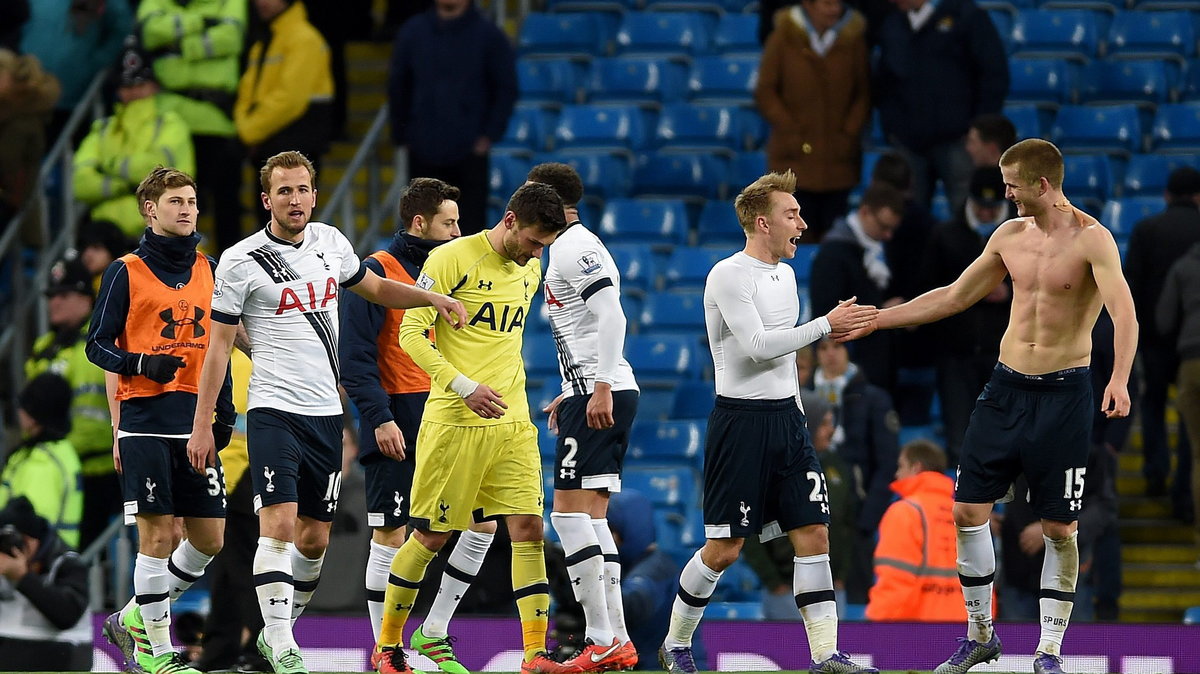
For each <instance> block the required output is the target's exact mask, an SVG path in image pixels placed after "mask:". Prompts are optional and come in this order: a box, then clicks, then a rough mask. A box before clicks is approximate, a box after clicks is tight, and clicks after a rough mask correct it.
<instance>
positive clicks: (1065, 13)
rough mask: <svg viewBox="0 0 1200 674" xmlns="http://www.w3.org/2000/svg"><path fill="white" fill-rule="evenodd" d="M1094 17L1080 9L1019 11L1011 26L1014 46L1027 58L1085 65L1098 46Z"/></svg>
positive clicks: (1098, 40) (1094, 54)
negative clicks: (1061, 60) (1049, 59)
mask: <svg viewBox="0 0 1200 674" xmlns="http://www.w3.org/2000/svg"><path fill="white" fill-rule="evenodd" d="M1098 32H1099V31H1098V30H1097V26H1096V17H1095V16H1094V15H1093V14H1092V13H1091V12H1089V11H1087V10H1082V9H1022V10H1021V11H1019V12H1017V19H1016V21H1014V22H1013V32H1012V39H1013V46H1014V47H1015V48H1016V51H1017V53H1018V54H1023V55H1027V56H1033V55H1040V56H1058V57H1060V58H1069V59H1073V60H1077V61H1084V60H1087V59H1091V58H1093V57H1095V56H1096V54H1097V51H1098V49H1099V45H1100V39H1099V36H1098Z"/></svg>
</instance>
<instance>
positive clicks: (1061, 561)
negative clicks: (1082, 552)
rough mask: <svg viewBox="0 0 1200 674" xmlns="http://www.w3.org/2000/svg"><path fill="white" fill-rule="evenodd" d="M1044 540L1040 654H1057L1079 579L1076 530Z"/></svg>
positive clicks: (1040, 600)
mask: <svg viewBox="0 0 1200 674" xmlns="http://www.w3.org/2000/svg"><path fill="white" fill-rule="evenodd" d="M1042 539H1043V540H1045V541H1046V557H1045V559H1044V560H1043V561H1042V591H1041V593H1040V598H1039V599H1038V604H1039V605H1040V606H1041V609H1042V611H1041V612H1042V634H1041V637H1040V638H1039V639H1038V647H1037V650H1038V652H1039V653H1049V654H1050V655H1060V654H1061V653H1060V651H1061V650H1062V641H1063V635H1064V634H1066V632H1067V624H1068V623H1070V621H1071V609H1072V608H1074V606H1075V582H1076V580H1077V579H1078V578H1079V532H1073V533H1072V534H1071V535H1070V536H1067V537H1066V538H1064V539H1062V540H1059V541H1056V540H1052V539H1050V538H1048V537H1047V536H1042Z"/></svg>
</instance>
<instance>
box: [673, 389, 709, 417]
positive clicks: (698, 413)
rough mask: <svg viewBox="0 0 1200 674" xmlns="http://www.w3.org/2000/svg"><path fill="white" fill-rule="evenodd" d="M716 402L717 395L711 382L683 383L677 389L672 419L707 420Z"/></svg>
mask: <svg viewBox="0 0 1200 674" xmlns="http://www.w3.org/2000/svg"><path fill="white" fill-rule="evenodd" d="M715 402H716V393H715V392H714V390H713V383H712V382H710V381H681V382H679V384H678V385H677V386H676V387H675V401H674V403H673V404H672V406H671V418H672V419H702V420H703V419H707V418H708V414H709V412H712V409H713V404H714V403H715Z"/></svg>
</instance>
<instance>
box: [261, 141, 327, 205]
mask: <svg viewBox="0 0 1200 674" xmlns="http://www.w3.org/2000/svg"><path fill="white" fill-rule="evenodd" d="M301 166H303V167H304V168H306V169H308V182H309V185H308V186H309V187H311V188H313V189H314V190H315V189H317V169H316V168H315V167H314V166H313V163H312V160H310V159H309V158H308V157H305V156H304V155H303V154H301V153H299V152H296V151H295V150H287V151H286V152H280V153H279V154H276V155H272V156H271V157H269V158H267V161H266V163H265V164H263V167H262V168H261V169H259V171H258V182H259V183H260V184H262V190H263V192H265V193H267V194H270V193H271V173H272V172H273V171H274V170H275V169H277V168H281V169H293V168H300V167H301Z"/></svg>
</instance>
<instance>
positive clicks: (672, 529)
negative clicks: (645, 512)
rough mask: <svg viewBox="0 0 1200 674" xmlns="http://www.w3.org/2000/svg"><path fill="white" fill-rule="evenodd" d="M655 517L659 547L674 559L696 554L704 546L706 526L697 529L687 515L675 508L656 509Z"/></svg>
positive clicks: (655, 529)
mask: <svg viewBox="0 0 1200 674" xmlns="http://www.w3.org/2000/svg"><path fill="white" fill-rule="evenodd" d="M692 510H693V511H694V510H695V509H694V508H693V509H692ZM653 516H654V531H655V534H657V540H658V545H659V547H660V548H662V549H663V551H664V552H666V553H667V554H668V555H671V556H672V558H674V557H675V556H676V555H678V556H680V557H682V556H684V555H688V556H690V555H692V554H695V552H696V549H697V548H699V547H700V546H702V545H704V525H703V524H701V525H700V527H699V528H696V527H695V526H693V525H692V523H691V522H690V521H689V517H688V516H687V515H685V514H682V513H680V512H679V511H678V510H676V509H675V508H655V509H654V515H653Z"/></svg>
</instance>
